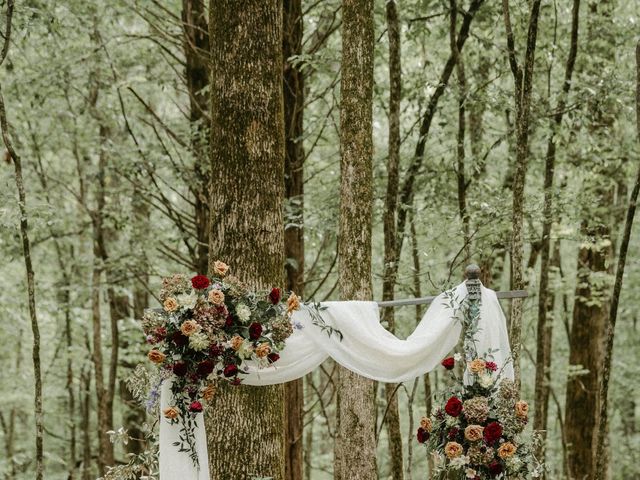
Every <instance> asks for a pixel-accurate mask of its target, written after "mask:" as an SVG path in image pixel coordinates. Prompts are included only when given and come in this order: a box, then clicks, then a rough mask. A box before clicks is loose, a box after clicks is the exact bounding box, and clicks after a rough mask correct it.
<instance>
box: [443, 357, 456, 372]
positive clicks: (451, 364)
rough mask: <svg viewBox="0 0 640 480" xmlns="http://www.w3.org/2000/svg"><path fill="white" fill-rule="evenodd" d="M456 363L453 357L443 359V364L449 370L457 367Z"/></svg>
mask: <svg viewBox="0 0 640 480" xmlns="http://www.w3.org/2000/svg"><path fill="white" fill-rule="evenodd" d="M455 365H456V361H455V359H454V358H453V357H447V358H445V359H444V360H442V366H443V367H444V368H446V369H447V370H453V367H455Z"/></svg>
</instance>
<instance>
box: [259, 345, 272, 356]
mask: <svg viewBox="0 0 640 480" xmlns="http://www.w3.org/2000/svg"><path fill="white" fill-rule="evenodd" d="M270 353H271V347H270V346H269V344H268V343H261V344H260V345H258V346H257V347H256V355H257V356H258V358H264V357H266V356H267V355H269V354H270Z"/></svg>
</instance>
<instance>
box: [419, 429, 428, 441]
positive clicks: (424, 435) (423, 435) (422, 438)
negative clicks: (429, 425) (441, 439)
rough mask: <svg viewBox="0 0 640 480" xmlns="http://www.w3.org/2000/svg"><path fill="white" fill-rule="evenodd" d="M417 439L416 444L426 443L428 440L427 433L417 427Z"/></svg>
mask: <svg viewBox="0 0 640 480" xmlns="http://www.w3.org/2000/svg"><path fill="white" fill-rule="evenodd" d="M417 437H418V442H420V443H427V441H428V440H429V432H427V431H426V430H425V429H424V428H422V427H419V428H418V435H417Z"/></svg>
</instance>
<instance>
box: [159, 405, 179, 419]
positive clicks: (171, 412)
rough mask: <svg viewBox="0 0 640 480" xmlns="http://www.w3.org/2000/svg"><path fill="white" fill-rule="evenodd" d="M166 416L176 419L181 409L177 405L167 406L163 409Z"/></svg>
mask: <svg viewBox="0 0 640 480" xmlns="http://www.w3.org/2000/svg"><path fill="white" fill-rule="evenodd" d="M162 413H163V415H164V418H168V419H174V418H178V416H179V415H180V410H178V408H177V407H167V408H165V409H164V410H163V411H162Z"/></svg>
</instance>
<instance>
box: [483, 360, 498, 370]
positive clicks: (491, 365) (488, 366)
mask: <svg viewBox="0 0 640 480" xmlns="http://www.w3.org/2000/svg"><path fill="white" fill-rule="evenodd" d="M484 366H485V368H486V369H487V370H491V371H492V372H495V371H496V370H498V364H497V363H496V362H487V363H485V365H484Z"/></svg>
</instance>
